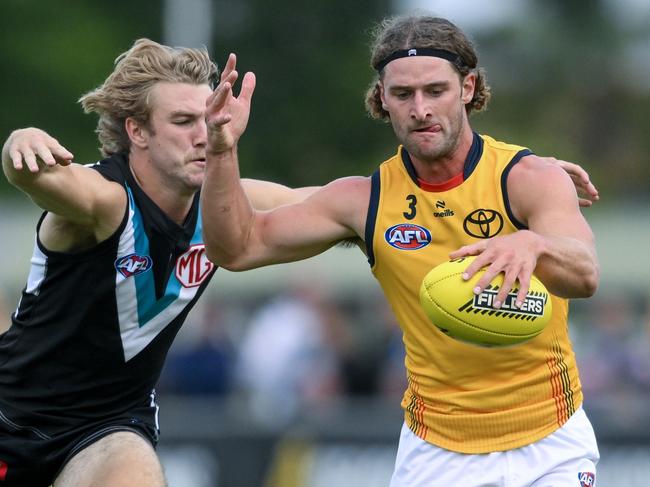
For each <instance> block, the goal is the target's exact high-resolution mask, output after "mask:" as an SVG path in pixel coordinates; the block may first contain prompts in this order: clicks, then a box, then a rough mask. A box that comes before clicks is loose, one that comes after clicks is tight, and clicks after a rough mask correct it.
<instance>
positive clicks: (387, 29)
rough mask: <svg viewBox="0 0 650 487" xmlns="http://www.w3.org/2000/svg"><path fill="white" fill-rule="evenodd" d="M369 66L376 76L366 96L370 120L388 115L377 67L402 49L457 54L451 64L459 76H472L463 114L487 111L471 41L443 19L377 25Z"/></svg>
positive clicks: (409, 18) (416, 18)
mask: <svg viewBox="0 0 650 487" xmlns="http://www.w3.org/2000/svg"><path fill="white" fill-rule="evenodd" d="M373 38H374V41H373V43H372V48H371V57H370V64H371V66H372V68H373V69H374V70H375V71H377V75H376V76H375V78H374V79H373V81H372V83H371V84H370V86H369V87H368V91H367V92H366V109H367V111H368V113H369V114H370V116H371V117H372V118H375V119H379V120H388V118H389V115H388V112H387V111H386V110H384V109H383V108H382V103H381V97H380V91H379V81H380V80H381V77H382V75H383V69H382V70H379V66H380V64H381V62H382V61H384V60H385V59H386V58H388V56H390V55H391V54H393V53H395V52H396V51H400V50H403V49H412V48H416V49H423V48H433V49H444V50H446V51H450V52H452V53H454V54H457V55H458V56H459V57H460V60H461V62H460V63H457V64H454V66H455V67H456V70H457V71H458V73H459V74H460V76H462V77H464V76H466V75H467V74H469V73H470V72H474V73H476V88H475V90H474V97H473V98H472V100H471V101H470V102H469V103H467V105H465V108H466V110H467V113H468V114H469V113H470V112H471V111H472V110H475V111H481V110H484V109H485V108H487V104H488V101H489V100H490V87H489V86H488V84H487V78H486V75H485V70H484V69H483V68H479V67H478V57H477V55H476V49H475V48H474V45H473V44H472V41H471V40H470V39H469V38H468V37H467V36H466V35H465V34H464V33H463V32H462V31H461V30H460V29H459V28H458V27H456V26H455V25H454V24H452V23H451V22H449V21H448V20H446V19H443V18H439V17H430V16H407V17H392V18H389V19H385V20H384V21H383V22H381V23H380V24H379V25H378V26H377V28H376V29H375V31H374V36H373Z"/></svg>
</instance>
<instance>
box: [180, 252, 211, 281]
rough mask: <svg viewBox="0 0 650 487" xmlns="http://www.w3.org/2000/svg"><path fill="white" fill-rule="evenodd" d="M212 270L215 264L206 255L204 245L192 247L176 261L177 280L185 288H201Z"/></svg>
mask: <svg viewBox="0 0 650 487" xmlns="http://www.w3.org/2000/svg"><path fill="white" fill-rule="evenodd" d="M212 269H214V264H213V263H212V262H210V261H209V260H208V257H207V256H206V255H205V245H203V244H197V245H192V246H191V247H190V248H189V249H188V250H187V252H185V253H184V254H183V255H181V256H180V257H179V258H178V259H177V260H176V278H177V279H178V281H179V282H180V283H181V284H182V285H183V287H196V286H200V285H201V283H202V282H203V281H205V279H206V277H208V276H209V275H210V272H211V271H212Z"/></svg>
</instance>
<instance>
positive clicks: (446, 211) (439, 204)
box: [433, 200, 454, 218]
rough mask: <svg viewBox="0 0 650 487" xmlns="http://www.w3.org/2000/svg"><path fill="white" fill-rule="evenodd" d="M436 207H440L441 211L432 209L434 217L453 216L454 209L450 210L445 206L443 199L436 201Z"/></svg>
mask: <svg viewBox="0 0 650 487" xmlns="http://www.w3.org/2000/svg"><path fill="white" fill-rule="evenodd" d="M436 208H440V209H441V210H442V211H434V212H433V216H435V217H436V218H444V217H446V216H454V210H450V209H449V208H446V207H445V202H444V200H438V201H436Z"/></svg>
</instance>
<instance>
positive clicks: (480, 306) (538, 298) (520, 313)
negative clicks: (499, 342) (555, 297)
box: [458, 286, 548, 321]
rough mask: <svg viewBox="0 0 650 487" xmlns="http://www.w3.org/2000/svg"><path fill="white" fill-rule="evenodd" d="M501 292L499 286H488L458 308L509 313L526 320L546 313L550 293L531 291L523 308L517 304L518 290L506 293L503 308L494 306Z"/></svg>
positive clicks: (467, 310)
mask: <svg viewBox="0 0 650 487" xmlns="http://www.w3.org/2000/svg"><path fill="white" fill-rule="evenodd" d="M498 292H499V286H494V287H493V286H488V287H486V288H485V289H484V290H483V292H482V293H481V294H478V295H475V296H474V297H473V298H472V299H470V300H469V301H467V302H466V303H465V304H464V305H462V306H461V307H460V308H458V311H464V312H465V313H485V312H486V311H489V312H491V313H493V314H494V315H496V316H501V315H506V314H507V315H509V317H510V318H515V319H522V320H525V321H535V320H536V319H537V318H538V317H540V316H543V315H544V305H545V304H546V301H547V300H548V294H546V293H538V292H529V293H528V294H527V295H526V299H524V302H523V303H522V305H521V308H517V307H516V306H515V302H516V301H517V292H516V291H511V292H510V293H508V294H507V295H506V299H504V300H503V304H502V305H501V308H499V309H496V308H495V307H494V301H495V300H496V297H497V294H498Z"/></svg>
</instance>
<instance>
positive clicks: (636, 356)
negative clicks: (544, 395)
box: [0, 276, 650, 426]
mask: <svg viewBox="0 0 650 487" xmlns="http://www.w3.org/2000/svg"><path fill="white" fill-rule="evenodd" d="M218 277H219V276H217V280H218ZM3 307H4V309H3V310H2V312H1V313H0V324H1V325H2V326H3V327H6V326H7V325H8V320H9V314H10V308H9V307H8V303H6V302H5V303H4V305H3ZM571 316H572V319H571V323H570V327H571V333H572V340H573V343H574V346H575V350H576V354H577V358H578V363H579V366H580V373H581V379H582V385H583V390H584V393H585V398H586V405H587V406H589V404H590V403H593V404H595V403H597V401H599V400H602V399H604V398H607V401H608V407H611V406H612V404H613V405H614V407H615V409H614V410H617V409H618V410H620V411H626V414H625V415H621V416H622V417H621V420H625V419H626V418H627V420H628V421H629V422H630V423H633V422H634V418H635V417H636V415H635V414H634V408H632V409H630V407H631V406H630V405H631V404H632V405H633V404H636V402H635V401H634V398H638V397H647V395H648V394H650V354H649V353H648V350H650V306H649V305H648V300H647V299H641V297H639V298H637V299H634V298H630V297H629V295H625V296H623V295H621V296H614V295H612V294H607V295H604V296H598V295H597V296H596V297H594V298H592V299H590V300H585V301H582V300H575V301H572V311H571ZM405 386H406V376H405V369H404V347H403V344H402V341H401V332H400V330H399V328H398V327H397V324H396V322H395V320H394V318H393V314H392V312H391V310H390V309H389V308H388V306H387V304H386V303H385V300H384V299H383V297H382V296H381V295H379V294H376V295H374V294H370V295H365V296H363V297H359V296H352V297H350V298H345V299H344V298H341V297H340V296H336V295H335V294H334V293H331V292H329V291H328V290H326V289H322V288H318V287H307V286H304V285H298V284H296V285H289V286H279V287H278V291H277V293H272V294H269V295H267V296H249V297H248V299H245V298H243V297H242V298H241V299H234V300H233V299H230V298H229V299H219V298H218V297H217V296H216V295H215V294H210V295H208V296H206V297H204V299H203V300H202V301H200V302H199V305H198V306H197V308H196V309H195V310H194V311H193V312H192V313H191V315H190V317H189V318H188V322H187V323H186V325H185V326H184V327H183V328H182V329H181V332H180V334H179V336H178V338H177V341H176V343H175V344H174V346H173V347H172V350H171V352H170V354H169V356H168V360H167V364H166V366H165V369H164V371H163V374H162V377H161V380H160V384H159V387H158V390H159V392H160V393H162V395H163V397H165V396H167V395H179V396H191V397H207V398H217V397H219V398H228V397H230V398H235V397H236V398H237V399H238V400H240V401H242V402H243V403H245V404H247V405H248V408H249V414H250V415H251V416H252V417H254V418H255V419H256V420H257V421H258V422H259V423H263V424H269V425H272V426H282V425H283V424H285V423H288V422H290V421H291V419H292V418H293V416H294V415H296V414H298V413H300V411H302V410H305V409H309V408H310V407H314V406H318V407H319V408H322V407H327V405H328V403H331V405H334V404H336V401H338V400H339V399H341V398H355V397H357V398H358V397H363V398H373V397H375V398H384V399H388V400H390V401H391V402H394V403H395V404H397V403H399V401H400V400H401V397H402V393H403V391H404V389H405ZM611 412H612V411H611V409H610V413H611ZM641 413H642V412H641V411H640V412H639V414H641Z"/></svg>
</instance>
